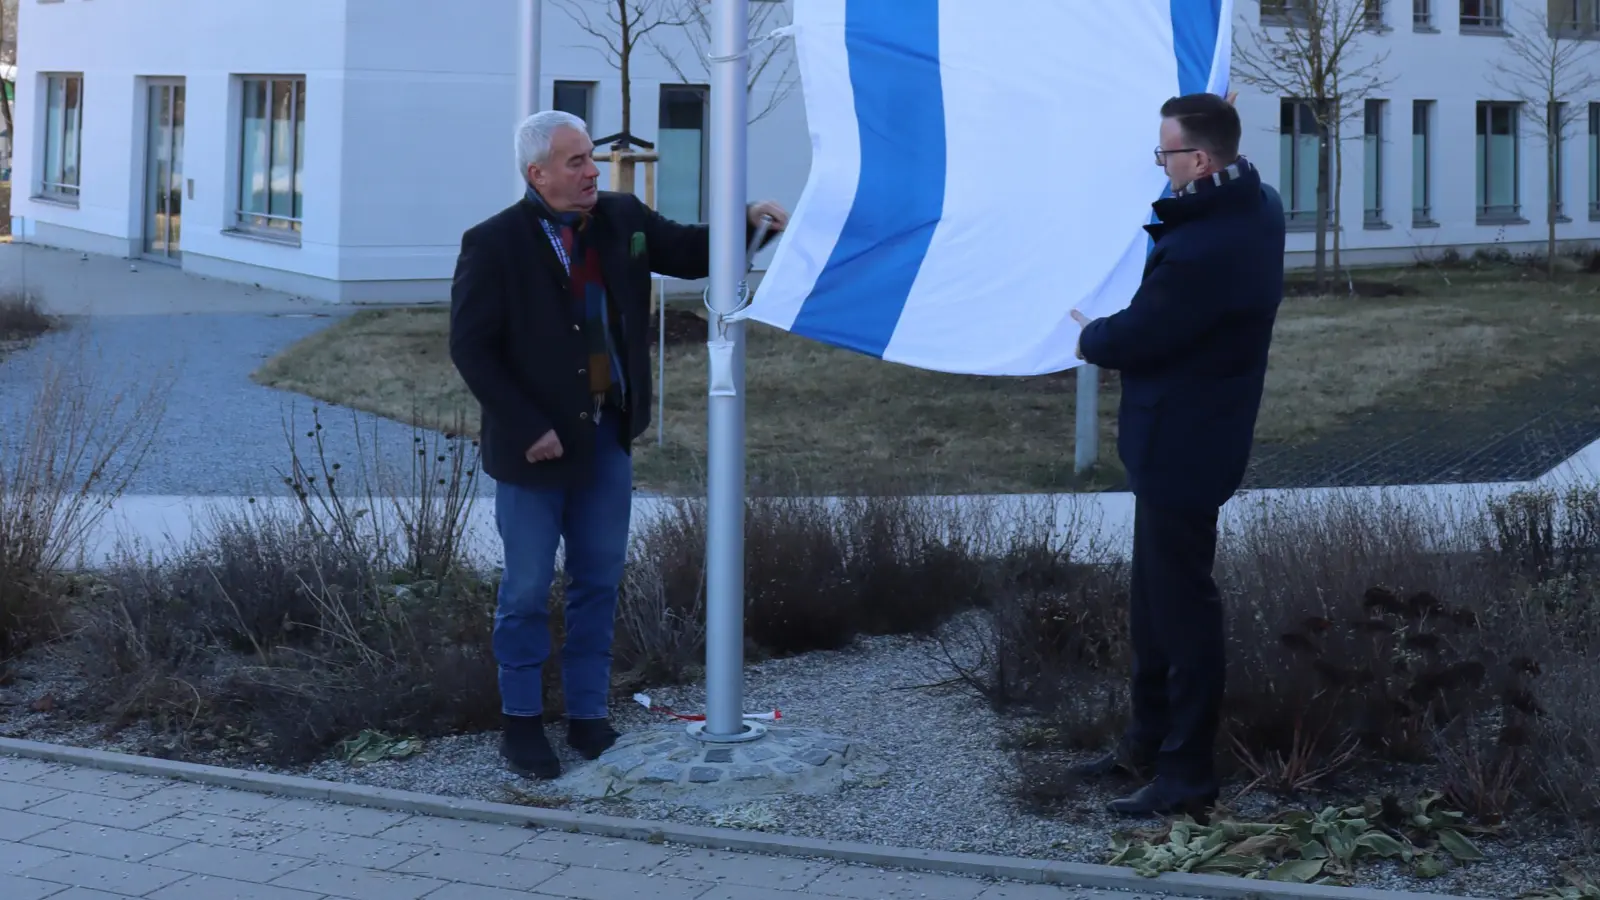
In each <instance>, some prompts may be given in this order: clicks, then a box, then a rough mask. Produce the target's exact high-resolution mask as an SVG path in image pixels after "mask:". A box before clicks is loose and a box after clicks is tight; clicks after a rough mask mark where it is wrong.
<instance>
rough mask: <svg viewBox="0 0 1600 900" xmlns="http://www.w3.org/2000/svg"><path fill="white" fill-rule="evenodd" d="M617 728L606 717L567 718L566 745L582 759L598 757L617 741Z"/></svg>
mask: <svg viewBox="0 0 1600 900" xmlns="http://www.w3.org/2000/svg"><path fill="white" fill-rule="evenodd" d="M618 737H620V735H618V734H617V730H616V729H615V728H612V727H611V723H610V722H609V721H608V720H606V719H568V720H567V746H569V747H571V748H572V749H574V750H576V751H578V755H579V756H582V757H583V758H584V759H599V758H600V754H602V753H604V752H606V751H607V750H610V749H611V745H612V744H615V743H616V742H617V738H618Z"/></svg>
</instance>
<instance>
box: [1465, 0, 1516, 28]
mask: <svg viewBox="0 0 1600 900" xmlns="http://www.w3.org/2000/svg"><path fill="white" fill-rule="evenodd" d="M1468 3H1476V4H1477V5H1478V12H1476V13H1473V14H1471V15H1469V14H1468V13H1467V4H1468ZM1459 10H1460V12H1459V15H1458V16H1457V23H1458V25H1459V27H1460V29H1461V33H1462V34H1473V33H1477V34H1504V33H1505V31H1506V4H1505V0H1461V4H1460V7H1459Z"/></svg>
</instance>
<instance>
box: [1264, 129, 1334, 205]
mask: <svg viewBox="0 0 1600 900" xmlns="http://www.w3.org/2000/svg"><path fill="white" fill-rule="evenodd" d="M1278 109H1279V114H1278V193H1279V195H1280V196H1282V198H1283V202H1284V210H1285V216H1286V217H1287V218H1288V220H1289V222H1290V223H1291V224H1294V223H1304V224H1311V223H1315V222H1316V220H1317V150H1318V147H1319V146H1320V145H1321V140H1320V139H1319V137H1320V135H1321V134H1322V129H1321V128H1320V127H1319V126H1318V124H1317V117H1316V114H1315V112H1314V111H1313V109H1312V106H1311V104H1310V103H1309V102H1307V101H1304V100H1284V101H1282V102H1281V103H1280V104H1279V107H1278ZM1333 202H1334V201H1333V197H1332V191H1331V190H1330V192H1329V197H1328V207H1329V208H1328V209H1327V210H1326V216H1327V218H1328V219H1329V220H1330V221H1331V220H1332V219H1333V208H1332V207H1333Z"/></svg>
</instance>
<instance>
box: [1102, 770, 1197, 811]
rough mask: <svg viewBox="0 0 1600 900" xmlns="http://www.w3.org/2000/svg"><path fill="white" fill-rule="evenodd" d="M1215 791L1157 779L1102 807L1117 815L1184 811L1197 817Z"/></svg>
mask: <svg viewBox="0 0 1600 900" xmlns="http://www.w3.org/2000/svg"><path fill="white" fill-rule="evenodd" d="M1217 793H1218V792H1217V789H1216V788H1214V787H1207V788H1194V787H1189V786H1186V785H1180V784H1178V783H1176V782H1173V781H1170V780H1168V779H1165V778H1157V779H1156V780H1155V781H1152V782H1150V783H1149V784H1147V785H1145V786H1144V787H1142V788H1140V789H1138V790H1137V791H1134V792H1133V793H1132V794H1129V795H1128V796H1126V797H1121V798H1118V799H1116V800H1113V801H1111V802H1110V803H1107V804H1106V809H1107V810H1108V811H1109V812H1113V813H1116V814H1117V815H1119V816H1137V817H1140V818H1146V819H1148V818H1152V817H1155V816H1177V815H1184V814H1187V815H1190V816H1194V817H1195V818H1197V819H1198V818H1201V817H1203V816H1204V815H1205V814H1206V810H1208V809H1209V808H1210V807H1211V806H1213V805H1214V804H1215V803H1216V802H1217Z"/></svg>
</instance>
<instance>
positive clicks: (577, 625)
mask: <svg viewBox="0 0 1600 900" xmlns="http://www.w3.org/2000/svg"><path fill="white" fill-rule="evenodd" d="M619 418H620V417H612V416H607V417H605V418H604V419H603V420H602V421H601V424H600V425H598V426H597V430H598V432H599V433H598V434H597V435H596V436H595V453H594V465H593V467H592V468H591V469H590V470H589V471H588V472H587V473H585V474H584V475H582V476H578V477H576V478H575V479H574V481H573V483H572V484H570V485H568V486H566V487H554V488H547V489H543V490H540V489H534V488H526V487H519V486H517V485H514V484H507V483H506V482H499V483H497V484H496V485H495V497H494V514H495V521H496V523H497V524H498V526H499V529H500V538H501V540H502V541H504V543H505V554H506V562H505V573H504V575H503V576H502V577H501V579H500V594H499V597H498V600H497V603H496V605H495V614H494V656H495V660H496V661H497V662H498V663H499V664H500V703H501V710H502V711H503V712H504V713H506V714H507V715H511V716H538V715H542V714H543V713H544V693H543V680H542V672H543V667H544V663H545V661H546V660H547V659H549V658H550V649H551V648H550V586H551V583H552V582H553V581H554V580H555V574H556V550H557V548H559V547H562V546H563V545H564V546H565V549H566V554H565V555H566V566H565V569H566V576H567V578H568V579H569V582H568V584H567V590H566V602H567V605H566V609H565V624H566V641H565V643H564V644H563V645H562V653H561V662H562V673H561V676H562V677H561V681H562V686H563V688H564V689H565V693H566V705H567V717H568V718H571V719H603V718H605V717H606V714H607V709H606V701H607V700H608V699H609V698H610V696H611V641H612V637H613V635H614V633H615V628H616V616H617V589H618V587H619V585H620V584H621V583H622V572H623V566H624V564H626V562H627V559H628V528H629V524H630V520H631V518H632V514H633V458H632V457H631V456H629V455H628V452H627V451H626V450H624V449H623V447H622V443H621V441H620V440H619V438H618V434H617V428H618V425H617V424H616V423H617V422H618V419H619Z"/></svg>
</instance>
